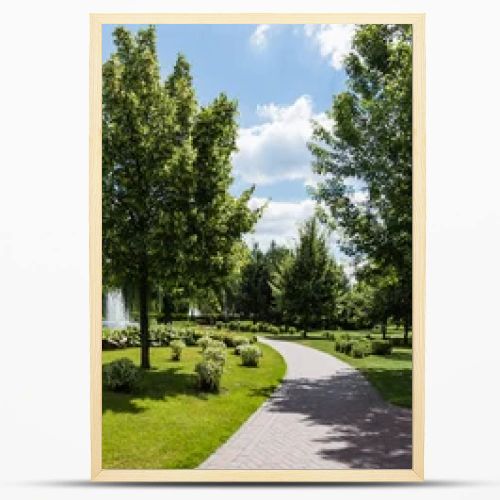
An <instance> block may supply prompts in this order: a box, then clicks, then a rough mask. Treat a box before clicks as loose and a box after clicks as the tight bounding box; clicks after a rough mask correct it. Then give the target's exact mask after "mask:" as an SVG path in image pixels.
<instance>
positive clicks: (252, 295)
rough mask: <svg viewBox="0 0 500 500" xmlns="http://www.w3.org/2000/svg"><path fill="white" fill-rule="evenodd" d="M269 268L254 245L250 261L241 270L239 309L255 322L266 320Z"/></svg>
mask: <svg viewBox="0 0 500 500" xmlns="http://www.w3.org/2000/svg"><path fill="white" fill-rule="evenodd" d="M269 278H270V275H269V268H268V266H267V260H266V255H265V254H264V252H263V251H262V250H261V249H260V248H259V245H258V244H255V245H254V246H253V248H252V251H251V253H250V260H249V262H248V263H247V265H246V266H245V267H244V268H243V269H242V273H241V288H240V298H239V309H240V311H241V312H242V313H243V314H244V315H245V316H249V317H250V318H252V319H253V321H254V322H255V321H256V320H262V319H267V316H268V311H269V307H270V304H271V288H270V286H269Z"/></svg>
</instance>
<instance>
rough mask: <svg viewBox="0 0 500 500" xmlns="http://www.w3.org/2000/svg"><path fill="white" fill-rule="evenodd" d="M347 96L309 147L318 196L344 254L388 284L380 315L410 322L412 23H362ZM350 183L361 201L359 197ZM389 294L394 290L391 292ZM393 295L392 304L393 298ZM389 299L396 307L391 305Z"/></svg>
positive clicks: (340, 97) (379, 300)
mask: <svg viewBox="0 0 500 500" xmlns="http://www.w3.org/2000/svg"><path fill="white" fill-rule="evenodd" d="M345 66H346V72H347V76H348V80H347V84H348V91H346V92H342V93H340V94H337V95H336V96H335V98H334V100H333V107H332V109H331V111H330V112H329V117H330V118H331V119H332V121H333V122H334V123H335V127H334V128H332V129H328V128H327V127H324V126H322V125H321V124H317V125H316V127H315V131H314V135H313V140H312V142H311V143H310V149H311V152H312V153H313V155H314V158H315V160H314V164H313V168H314V170H315V172H316V173H317V174H320V175H322V176H324V177H323V181H322V182H321V183H320V184H319V186H318V188H317V190H316V191H315V196H316V198H317V199H318V200H321V201H322V202H324V203H325V204H326V205H327V206H328V212H329V215H330V216H331V218H330V219H329V220H330V222H331V223H332V225H333V226H334V227H336V228H339V229H340V230H341V231H342V234H343V235H344V239H343V250H344V251H345V252H347V253H348V254H350V255H353V256H355V257H356V258H357V259H358V260H368V261H370V262H371V263H374V264H375V265H376V267H377V268H378V269H379V270H380V271H381V275H382V276H390V275H391V276H392V275H393V276H394V279H392V278H391V280H392V282H391V283H379V285H380V286H381V288H380V293H379V294H377V295H376V297H375V303H376V306H377V307H376V310H375V311H374V312H375V313H376V315H377V316H379V320H380V316H382V321H384V316H386V315H387V314H388V312H390V313H391V314H392V315H393V316H394V317H395V318H397V319H401V320H402V321H403V322H404V325H405V332H406V334H407V333H408V330H409V327H410V325H411V293H412V290H411V288H412V287H411V270H412V32H411V25H363V26H359V27H358V28H357V31H356V34H355V36H354V39H353V50H352V51H351V52H350V54H349V55H348V56H347V57H346V59H345ZM353 183H357V185H358V186H361V188H362V190H363V192H364V195H365V196H364V197H361V198H360V197H359V196H354V189H353ZM388 292H389V293H388ZM391 297H392V299H391ZM389 300H391V303H389Z"/></svg>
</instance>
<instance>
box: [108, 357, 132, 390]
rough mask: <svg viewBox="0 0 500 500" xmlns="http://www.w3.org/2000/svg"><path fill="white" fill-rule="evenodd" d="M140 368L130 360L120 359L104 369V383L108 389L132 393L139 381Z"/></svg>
mask: <svg viewBox="0 0 500 500" xmlns="http://www.w3.org/2000/svg"><path fill="white" fill-rule="evenodd" d="M139 373H140V372H139V368H137V366H135V365H134V363H133V362H132V361H131V360H130V359H128V358H120V359H117V360H115V361H112V362H111V363H108V364H106V365H104V366H103V367H102V383H103V385H104V387H105V388H106V389H109V390H111V391H117V392H130V391H131V390H132V389H133V388H134V387H135V386H136V385H137V382H138V380H139Z"/></svg>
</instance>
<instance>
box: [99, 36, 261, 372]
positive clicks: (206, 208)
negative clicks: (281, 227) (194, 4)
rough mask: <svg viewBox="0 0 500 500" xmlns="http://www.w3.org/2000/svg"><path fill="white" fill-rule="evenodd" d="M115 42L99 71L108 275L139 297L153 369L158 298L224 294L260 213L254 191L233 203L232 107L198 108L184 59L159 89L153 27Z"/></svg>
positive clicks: (221, 99) (221, 103) (145, 358)
mask: <svg viewBox="0 0 500 500" xmlns="http://www.w3.org/2000/svg"><path fill="white" fill-rule="evenodd" d="M114 41H115V46H116V52H115V53H114V54H113V55H112V56H111V57H110V59H109V60H108V61H106V62H105V63H104V65H103V123H102V124H103V175H102V190H103V198H102V199H103V219H102V222H103V275H104V281H105V283H106V284H114V285H116V286H119V287H132V288H133V289H135V290H137V291H138V295H139V302H140V324H141V347H142V357H141V366H143V367H145V368H148V367H149V324H148V308H149V297H150V292H151V290H152V288H153V287H156V286H157V285H163V286H167V285H169V286H170V287H173V286H174V285H175V284H179V283H180V284H181V285H182V286H183V287H184V288H186V289H188V290H189V289H191V290H193V291H194V290H196V289H198V288H203V289H207V288H213V287H217V286H219V285H220V283H221V280H223V279H224V277H225V276H227V275H228V274H229V273H230V272H231V266H232V263H233V262H232V260H231V258H229V257H230V256H231V254H232V251H233V248H234V246H235V245H236V244H238V242H239V241H240V240H241V236H242V235H243V234H244V233H245V232H247V231H249V230H250V229H251V228H252V226H253V225H254V224H255V222H256V220H257V218H258V217H259V214H260V212H259V211H251V210H250V209H249V208H248V207H247V202H248V200H249V199H250V196H251V194H252V192H253V189H249V190H247V191H245V192H244V193H243V194H242V195H241V196H240V197H239V198H235V197H233V196H231V195H230V193H229V187H230V184H231V182H232V177H231V168H232V166H231V155H232V153H233V152H234V151H235V150H236V133H237V123H236V113H237V108H236V103H235V102H234V101H231V100H229V99H228V98H227V96H225V95H224V94H220V95H219V96H218V97H217V98H216V99H215V100H214V101H213V102H212V103H211V104H209V105H208V106H206V107H201V108H200V107H199V106H198V103H197V101H196V97H195V92H194V89H193V85H192V78H191V74H190V68H189V64H188V62H187V61H186V59H185V58H184V57H183V56H182V55H179V57H178V59H177V61H176V64H175V67H174V70H173V72H172V74H171V75H170V76H169V77H168V78H167V80H166V81H165V82H164V83H163V82H162V81H161V78H160V69H159V63H158V56H157V52H156V32H155V28H154V27H148V28H146V29H142V30H139V31H138V33H137V34H136V35H133V34H131V33H130V32H129V31H127V30H126V29H125V28H123V27H118V28H116V29H115V31H114ZM195 282H196V286H195Z"/></svg>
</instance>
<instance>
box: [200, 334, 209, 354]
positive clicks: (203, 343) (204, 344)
mask: <svg viewBox="0 0 500 500" xmlns="http://www.w3.org/2000/svg"><path fill="white" fill-rule="evenodd" d="M211 341H212V339H211V338H210V337H209V336H208V335H205V336H204V337H201V339H198V342H197V344H198V345H199V346H200V347H201V350H202V351H204V350H205V349H206V348H207V347H208V344H210V342H211Z"/></svg>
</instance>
